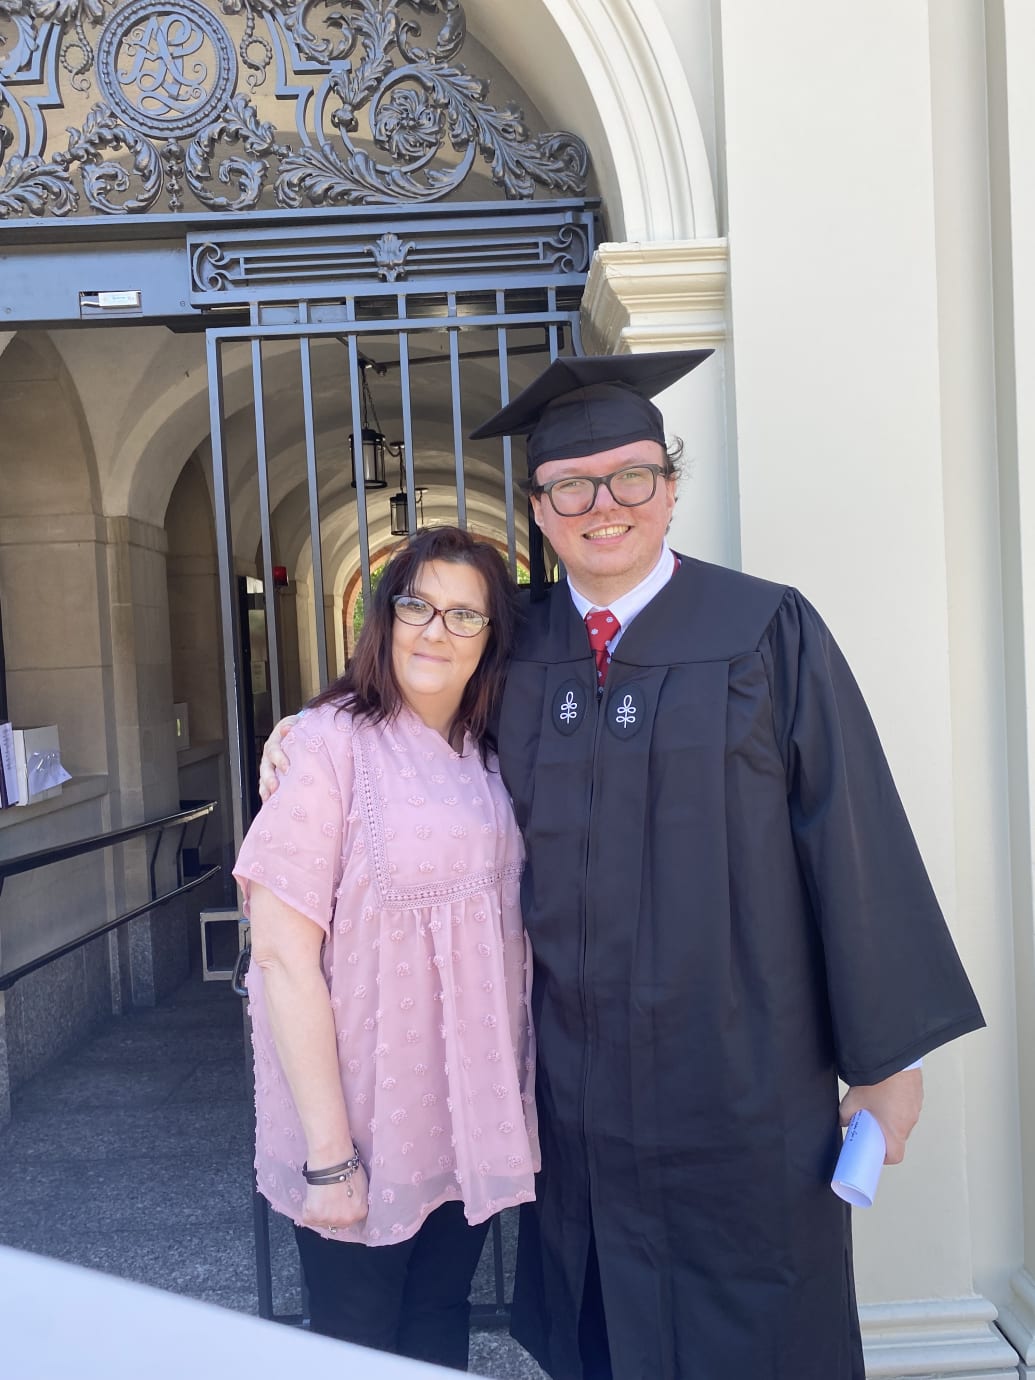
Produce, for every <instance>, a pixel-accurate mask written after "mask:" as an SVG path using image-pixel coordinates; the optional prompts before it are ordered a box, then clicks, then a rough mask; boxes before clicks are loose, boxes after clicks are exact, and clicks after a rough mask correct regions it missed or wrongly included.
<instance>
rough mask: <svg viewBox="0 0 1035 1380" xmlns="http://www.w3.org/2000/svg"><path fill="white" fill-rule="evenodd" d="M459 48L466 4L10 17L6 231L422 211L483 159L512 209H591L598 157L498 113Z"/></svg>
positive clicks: (88, 8) (329, 0) (108, 2)
mask: <svg viewBox="0 0 1035 1380" xmlns="http://www.w3.org/2000/svg"><path fill="white" fill-rule="evenodd" d="M429 20H434V21H437V22H436V25H435V26H434V28H435V31H434V33H433V34H431V35H430V36H428V37H425V36H424V35H423V32H422V30H423V26H425V25H427V22H428V21H429ZM466 33H467V23H466V17H465V14H464V9H463V5H462V3H461V0H210V3H209V4H208V5H205V4H203V3H201V0H122V3H120V2H119V0H0V218H2V217H27V216H43V215H57V216H61V215H69V214H72V213H74V212H76V211H81V210H83V209H86V208H84V207H83V205H82V203H83V202H85V203H86V207H88V208H90V209H92V210H93V211H95V212H97V213H99V214H102V215H126V214H131V213H134V214H139V213H141V212H144V211H148V210H151V209H154V208H156V207H158V206H159V204H160V202H161V200H162V197H163V194H164V198H165V205H166V206H167V208H168V209H169V210H170V211H174V212H175V211H180V210H183V209H185V207H186V206H187V205H188V204H194V205H196V206H198V207H203V208H205V209H207V210H211V211H227V212H241V211H248V210H252V209H255V208H257V207H259V206H261V205H266V206H279V207H292V208H297V207H305V206H367V205H376V204H379V203H392V202H405V203H417V202H429V201H436V200H440V199H442V198H443V197H446V196H449V195H450V194H451V193H454V192H456V191H457V190H458V189H459V188H460V187H461V186H462V184H463V183H464V181H465V179H466V178H467V177H468V176H469V174H470V173H471V172H472V170H473V169H474V167H475V164H476V162H477V160H478V159H479V158H481V159H482V160H483V162H484V164H485V166H486V168H487V172H488V175H489V176H490V177H491V179H492V181H493V182H494V183H495V184H496V186H497V187H499V188H500V189H501V190H502V192H503V193H504V195H505V196H507V197H510V198H520V199H529V198H531V197H532V196H533V195H534V193H535V190H536V188H537V187H542V188H546V189H548V190H549V191H551V192H553V193H554V194H561V195H572V196H575V195H581V194H583V193H584V192H585V189H586V178H587V169H588V156H587V152H586V148H585V145H584V144H583V143H582V141H581V140H580V139H578V138H577V137H576V136H575V135H573V134H568V133H564V132H554V133H547V134H538V135H536V134H531V133H529V131H528V130H527V129H526V127H525V123H524V117H523V115H522V113H521V111H520V110H518V109H517V108H516V107H515V106H513V105H504V106H502V107H496V106H493V105H491V104H490V103H489V100H488V83H487V82H486V81H484V80H483V79H482V78H480V77H476V76H472V75H471V74H470V73H468V72H467V71H466V70H465V69H464V67H463V66H461V65H460V64H459V63H458V62H457V61H456V57H457V54H458V53H459V51H460V49H461V48H462V46H463V43H464V40H465V38H466ZM62 74H64V76H62ZM272 77H275V82H274V81H272V80H270V78H272ZM63 79H67V81H68V84H69V86H70V87H71V90H72V92H73V93H74V96H73V95H69V97H68V99H67V100H66V99H65V97H64V96H63V94H62V89H61V88H62V81H63ZM267 84H268V89H267ZM94 85H95V86H96V88H97V97H98V98H97V99H96V100H95V101H94V102H93V104H89V103H88V98H89V96H90V93H91V91H92V89H93V87H94ZM41 88H42V94H41ZM242 88H243V89H242ZM260 92H262V101H261V102H260ZM257 102H260V103H259V104H257ZM287 102H291V103H292V104H293V108H294V120H293V127H291V128H290V129H284V128H278V127H277V125H276V124H275V123H274V122H273V121H272V120H271V119H269V118H266V117H268V116H271V115H274V114H275V113H280V112H282V111H283V110H284V109H285V108H286V104H285V103H287ZM55 107H56V108H57V110H58V113H57V115H55V116H54V117H53V121H54V124H55V126H57V125H59V124H63V125H69V120H68V115H69V113H70V112H71V111H73V110H74V111H75V112H76V114H75V115H74V116H73V120H74V123H73V124H72V125H71V127H70V128H69V140H68V145H67V148H65V149H62V150H60V151H58V152H55V153H53V154H50V156H49V157H48V153H47V147H46V145H47V134H48V131H47V117H46V112H48V111H50V110H52V109H53V108H55ZM5 160H6V161H5ZM216 182H219V183H222V184H223V185H224V186H227V187H229V188H231V189H232V190H231V194H229V195H224V194H221V193H219V192H217V191H216V190H215V188H214V183H216ZM397 252H398V251H397V250H393V251H392V253H388V251H387V250H386V257H385V261H384V276H385V277H386V278H388V279H389V280H391V279H392V277H393V275H394V274H395V273H396V272H398V271H399V268H400V267H401V262H400V263H399V264H393V258H392V254H393V253H397ZM380 268H381V265H380V264H379V270H380Z"/></svg>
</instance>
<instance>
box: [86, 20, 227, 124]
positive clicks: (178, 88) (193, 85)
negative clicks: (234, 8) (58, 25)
mask: <svg viewBox="0 0 1035 1380" xmlns="http://www.w3.org/2000/svg"><path fill="white" fill-rule="evenodd" d="M97 81H98V84H99V86H100V88H101V90H102V92H103V93H104V96H105V97H106V99H107V101H108V103H109V104H110V106H111V107H112V109H113V110H114V111H116V113H117V114H118V115H120V116H121V118H122V119H123V120H124V121H125V122H126V124H127V125H128V126H129V128H130V129H133V130H136V131H138V132H139V133H141V134H148V135H151V136H152V137H158V138H162V139H184V138H189V137H191V136H192V135H195V134H198V133H200V131H201V130H203V129H204V128H205V126H206V125H208V124H210V123H211V122H212V120H213V119H214V118H215V116H216V115H217V114H219V112H220V111H221V110H222V109H223V107H224V106H225V105H226V103H227V101H228V100H229V99H230V97H231V96H232V95H233V92H234V87H235V85H236V83H237V55H236V53H235V52H234V46H233V43H232V42H231V41H230V36H229V35H228V34H227V32H226V30H225V29H224V28H223V26H222V24H221V23H220V22H219V20H218V19H217V18H216V17H215V15H214V14H212V12H211V11H210V10H207V9H205V8H204V7H203V6H202V5H199V4H197V3H195V0H169V3H162V0H159V2H158V3H157V4H156V3H154V0H130V3H129V4H127V5H123V6H122V8H121V9H119V10H116V12H115V13H114V15H112V17H111V19H110V20H109V21H108V23H107V25H106V26H105V29H104V32H103V33H102V34H101V37H100V41H99V43H98V48H97Z"/></svg>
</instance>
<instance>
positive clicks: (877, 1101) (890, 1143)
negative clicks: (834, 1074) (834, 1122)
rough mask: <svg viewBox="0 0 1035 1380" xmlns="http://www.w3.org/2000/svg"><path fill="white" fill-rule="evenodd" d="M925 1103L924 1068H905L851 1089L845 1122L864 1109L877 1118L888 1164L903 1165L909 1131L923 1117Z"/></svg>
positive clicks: (843, 1104) (846, 1100) (843, 1103)
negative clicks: (877, 1081)
mask: <svg viewBox="0 0 1035 1380" xmlns="http://www.w3.org/2000/svg"><path fill="white" fill-rule="evenodd" d="M923 1105H924V1075H923V1073H922V1072H921V1070H920V1069H903V1070H902V1072H901V1073H893V1074H892V1075H891V1077H890V1078H885V1079H884V1081H883V1082H881V1083H872V1084H870V1086H869V1087H865V1086H864V1087H859V1088H849V1089H848V1091H847V1092H846V1093H845V1095H844V1097H843V1098H842V1099H841V1125H842V1126H847V1125H848V1123H849V1122H850V1121H851V1119H852V1117H853V1116H854V1115H855V1113H856V1112H858V1111H861V1110H862V1109H863V1108H865V1109H866V1111H868V1112H869V1113H870V1115H871V1116H874V1117H876V1118H877V1121H878V1123H879V1125H880V1129H881V1130H882V1131H883V1132H884V1142H885V1145H886V1146H887V1153H886V1154H885V1156H884V1163H885V1164H901V1163H902V1161H903V1159H904V1158H905V1154H906V1141H907V1140H908V1139H909V1133H910V1131H912V1129H913V1127H914V1126H915V1125H916V1123H917V1121H918V1120H919V1119H920V1108H921V1107H922V1106H923Z"/></svg>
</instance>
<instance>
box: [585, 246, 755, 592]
mask: <svg viewBox="0 0 1035 1380" xmlns="http://www.w3.org/2000/svg"><path fill="white" fill-rule="evenodd" d="M726 276H727V246H726V241H725V240H716V239H712V240H678V241H662V242H660V243H640V244H602V245H601V246H600V247H599V249H598V250H597V252H596V254H595V255H594V257H593V263H592V265H591V267H590V273H589V282H588V283H587V285H586V293H585V296H584V298H583V304H582V343H583V346H584V347H585V350H586V353H587V354H621V353H623V352H629V353H633V354H639V353H641V352H644V351H648V350H696V349H711V350H714V351H715V355H714V356H713V358H711V359H709V360H707V361H706V362H705V363H704V364H701V365H699V366H698V367H697V369H695V370H694V372H693V373H692V374H690V375H688V376H687V377H686V378H685V379H682V380H681V381H680V382H679V383H677V384H675V385H674V386H673V387H672V388H669V389H666V391H665V392H664V393H663V394H662V395H660V396H659V398H658V399H657V401H658V403H659V404H660V406H661V409H662V411H663V413H664V416H665V425H666V427H667V429H668V432H669V434H670V435H671V436H677V437H679V438H680V439H681V440H682V442H683V447H684V449H683V479H682V481H681V483H680V486H679V502H678V504H677V505H676V511H675V516H674V517H673V520H672V528H671V531H670V534H669V536H670V540H671V542H672V545H673V546H674V547H675V548H676V549H677V550H679V551H683V552H686V553H687V554H688V555H693V556H697V557H699V558H700V559H702V560H706V561H718V562H719V563H720V564H725V565H729V564H734V563H735V561H736V555H737V538H736V532H735V529H734V523H733V521H732V505H733V501H734V486H735V477H734V469H733V466H732V464H731V462H730V460H729V458H728V455H727V445H726V435H727V415H726V410H727V401H726V399H727V389H726V379H725V344H726Z"/></svg>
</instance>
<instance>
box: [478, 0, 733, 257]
mask: <svg viewBox="0 0 1035 1380" xmlns="http://www.w3.org/2000/svg"><path fill="white" fill-rule="evenodd" d="M467 12H468V18H469V24H470V28H471V31H472V33H474V34H476V35H477V37H478V39H479V41H480V42H482V43H483V44H484V45H485V46H486V47H487V48H489V49H491V50H492V52H493V53H494V54H495V56H496V57H497V58H498V60H499V61H500V62H501V63H502V64H503V65H504V66H505V67H506V68H507V69H508V71H509V72H511V73H512V75H513V76H514V77H515V78H516V80H517V81H518V82H519V83H520V85H521V86H522V87H523V88H524V90H526V91H527V92H528V94H529V96H530V97H531V98H532V99H533V100H534V102H535V104H536V106H537V107H538V109H539V110H540V111H541V113H542V114H543V116H544V118H545V119H546V120H548V121H549V122H550V123H551V124H552V125H553V126H554V127H555V128H562V129H570V130H572V131H573V132H574V133H576V134H578V135H580V136H581V137H582V138H583V139H585V140H586V142H587V144H588V145H589V148H590V153H591V156H592V159H593V164H594V168H595V170H596V175H597V180H598V183H599V186H600V191H601V194H602V196H603V200H604V209H605V212H606V215H607V218H608V228H609V234H610V237H611V238H612V239H615V240H627V241H638V240H689V239H710V238H712V237H714V236H715V235H716V234H717V233H718V229H717V218H716V210H715V192H714V183H713V178H712V169H711V167H710V165H709V162H708V154H707V150H706V146H705V140H704V135H703V133H702V129H701V122H700V119H699V117H698V114H697V108H696V105H695V103H694V97H693V92H692V91H691V88H690V83H689V80H688V78H687V73H686V70H685V68H684V65H683V62H682V60H681V56H680V53H679V50H678V46H677V44H676V42H675V41H674V38H673V35H672V33H671V31H670V28H669V25H668V23H667V21H666V20H665V18H664V16H663V14H662V12H661V9H660V7H659V6H658V4H657V3H656V0H520V3H519V4H503V3H501V2H500V0H468V3H467Z"/></svg>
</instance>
